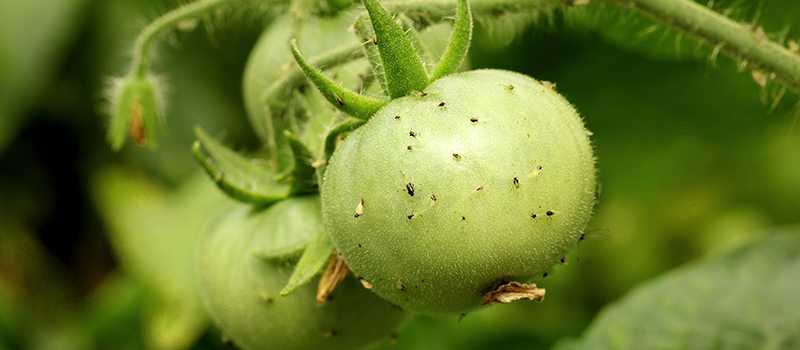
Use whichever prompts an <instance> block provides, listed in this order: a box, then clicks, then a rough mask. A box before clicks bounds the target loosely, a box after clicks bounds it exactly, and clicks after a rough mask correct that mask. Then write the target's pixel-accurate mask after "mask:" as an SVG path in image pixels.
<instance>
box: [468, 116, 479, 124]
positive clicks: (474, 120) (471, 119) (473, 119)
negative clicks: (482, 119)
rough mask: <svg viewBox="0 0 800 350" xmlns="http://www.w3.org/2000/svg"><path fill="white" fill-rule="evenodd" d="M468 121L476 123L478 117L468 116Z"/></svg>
mask: <svg viewBox="0 0 800 350" xmlns="http://www.w3.org/2000/svg"><path fill="white" fill-rule="evenodd" d="M469 121H471V122H473V123H477V122H478V118H475V117H472V118H469Z"/></svg>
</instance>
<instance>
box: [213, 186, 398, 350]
mask: <svg viewBox="0 0 800 350" xmlns="http://www.w3.org/2000/svg"><path fill="white" fill-rule="evenodd" d="M321 220H322V218H321V213H320V203H319V197H318V196H307V197H293V198H290V199H286V200H283V201H281V202H278V203H276V204H274V205H272V206H271V207H269V208H266V209H263V208H252V207H251V206H249V205H237V206H235V207H233V208H230V210H228V211H226V212H224V213H223V215H221V216H220V217H219V218H218V219H217V220H216V221H214V222H213V223H212V224H211V225H209V227H208V230H207V232H206V234H205V236H204V238H203V240H202V242H201V244H200V247H199V253H198V264H197V274H198V276H197V279H198V282H199V286H200V294H201V296H202V298H203V302H204V304H205V306H206V309H207V310H208V311H209V314H210V315H211V316H212V319H213V320H214V321H215V323H216V324H217V325H218V326H219V327H220V328H221V329H222V330H223V332H224V333H225V335H227V336H229V337H230V338H231V340H232V341H233V343H234V344H235V345H236V346H237V347H239V348H241V349H298V350H300V349H303V350H305V349H357V348H361V347H363V346H366V345H369V344H374V343H375V342H377V341H380V340H388V339H390V337H391V335H392V334H393V333H394V332H396V330H397V328H398V327H399V326H400V325H401V324H402V323H403V322H404V320H405V319H406V318H407V315H408V314H407V313H404V312H402V311H400V310H397V309H396V308H394V307H392V305H391V304H389V303H387V302H386V301H385V300H383V299H381V298H379V297H378V296H376V295H375V294H373V293H371V292H370V291H369V290H367V289H365V288H364V287H363V286H362V285H361V283H359V281H358V280H357V279H355V278H353V277H352V276H348V277H347V278H345V280H344V281H343V282H342V283H341V284H340V285H339V286H338V287H337V289H336V290H334V291H333V293H332V294H331V298H330V300H328V301H327V302H325V303H319V302H317V300H316V298H315V296H316V293H317V284H318V281H319V278H318V277H317V278H315V279H313V280H312V281H311V282H309V283H308V284H306V285H303V286H302V287H300V288H299V289H298V290H296V291H295V292H294V293H292V294H290V295H288V296H280V291H281V289H283V287H284V285H285V284H286V282H287V281H288V279H289V276H290V275H291V274H292V271H293V270H294V264H295V263H296V261H297V256H296V255H289V256H286V257H284V258H275V257H272V258H267V257H264V256H260V255H259V253H258V252H259V251H260V250H261V249H262V248H270V249H271V248H274V245H276V244H278V245H279V244H281V243H282V242H288V241H291V242H294V241H295V240H294V239H289V240H288V241H287V240H286V239H285V237H284V239H280V238H277V237H276V236H275V235H278V236H280V235H287V237H288V235H289V234H298V235H304V234H309V235H310V234H316V233H318V232H319V229H320V228H319V227H317V226H318V225H319V223H320V222H321Z"/></svg>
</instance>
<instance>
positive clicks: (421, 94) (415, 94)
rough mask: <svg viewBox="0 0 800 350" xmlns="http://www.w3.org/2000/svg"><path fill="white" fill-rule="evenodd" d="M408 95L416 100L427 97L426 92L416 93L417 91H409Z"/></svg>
mask: <svg viewBox="0 0 800 350" xmlns="http://www.w3.org/2000/svg"><path fill="white" fill-rule="evenodd" d="M410 94H411V95H413V96H415V97H418V98H423V97H425V96H428V93H427V92H425V91H417V90H414V91H411V92H410Z"/></svg>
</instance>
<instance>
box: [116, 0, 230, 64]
mask: <svg viewBox="0 0 800 350" xmlns="http://www.w3.org/2000/svg"><path fill="white" fill-rule="evenodd" d="M234 1H240V0H198V1H195V2H192V3H189V4H187V5H184V6H181V7H179V8H177V9H174V10H172V11H170V12H167V13H166V14H164V15H163V16H161V17H159V18H158V19H156V20H155V21H153V22H152V23H150V24H148V25H147V27H145V28H144V30H142V32H141V33H139V36H138V37H137V38H136V43H135V44H134V48H133V62H132V63H131V73H132V74H135V75H136V76H137V77H139V78H144V77H145V75H146V73H147V69H148V68H149V66H150V50H151V49H152V48H153V42H154V41H155V40H156V39H158V37H159V36H160V35H161V34H163V33H164V32H165V31H167V30H169V29H170V28H172V25H174V24H175V23H178V22H180V21H183V20H187V19H192V18H197V17H198V16H200V15H203V14H205V13H206V12H208V11H211V10H213V9H215V8H217V7H219V6H222V5H224V4H226V3H229V2H234Z"/></svg>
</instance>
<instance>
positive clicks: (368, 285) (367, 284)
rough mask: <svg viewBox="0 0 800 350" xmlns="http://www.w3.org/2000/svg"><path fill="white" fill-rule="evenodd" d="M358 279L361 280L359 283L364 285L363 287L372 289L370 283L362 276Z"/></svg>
mask: <svg viewBox="0 0 800 350" xmlns="http://www.w3.org/2000/svg"><path fill="white" fill-rule="evenodd" d="M358 281H359V282H361V285H362V286H364V288H367V289H372V283H369V282H367V280H365V279H364V277H359V278H358Z"/></svg>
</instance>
